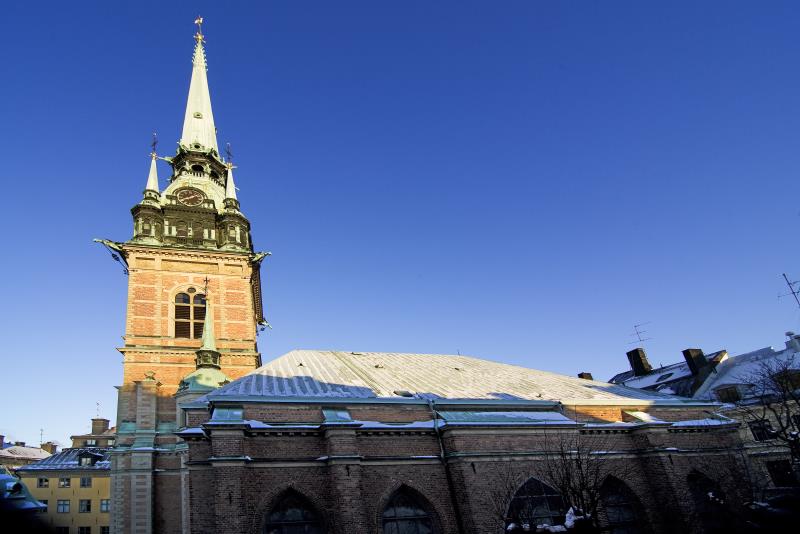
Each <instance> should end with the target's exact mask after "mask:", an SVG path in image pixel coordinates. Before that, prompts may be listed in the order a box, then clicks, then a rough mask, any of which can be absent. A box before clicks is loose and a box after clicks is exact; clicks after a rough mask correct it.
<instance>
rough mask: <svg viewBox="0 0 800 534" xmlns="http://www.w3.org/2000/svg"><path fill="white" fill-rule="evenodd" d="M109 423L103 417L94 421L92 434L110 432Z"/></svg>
mask: <svg viewBox="0 0 800 534" xmlns="http://www.w3.org/2000/svg"><path fill="white" fill-rule="evenodd" d="M108 423H109V421H108V419H103V418H101V417H95V418H94V419H92V434H102V433H103V432H105V431H106V430H108Z"/></svg>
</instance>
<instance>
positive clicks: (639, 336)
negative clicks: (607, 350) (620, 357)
mask: <svg viewBox="0 0 800 534" xmlns="http://www.w3.org/2000/svg"><path fill="white" fill-rule="evenodd" d="M651 322H652V321H646V322H644V323H639V324H635V325H633V334H631V337H635V338H636V339H635V340H633V341H631V342H630V343H628V345H636V344H638V343H644V342H645V341H650V340H651V339H653V338H652V337H644V335H645V334H647V330H642V327H643V326H644V325H648V324H650V323H651Z"/></svg>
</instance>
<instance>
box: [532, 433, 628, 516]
mask: <svg viewBox="0 0 800 534" xmlns="http://www.w3.org/2000/svg"><path fill="white" fill-rule="evenodd" d="M612 436H613V434H587V433H584V432H583V431H578V432H576V433H564V432H555V433H546V434H545V440H544V444H545V448H546V450H547V454H546V455H545V456H544V458H543V459H542V461H540V462H537V467H536V468H535V471H536V476H537V478H540V479H541V480H542V481H543V482H545V483H546V484H548V485H550V486H552V487H553V488H555V489H556V490H557V491H558V492H559V493H560V494H561V496H562V497H563V499H564V502H565V504H566V506H567V507H568V508H572V509H573V511H574V512H575V514H576V515H578V516H583V517H584V522H585V523H588V524H589V525H591V526H592V527H594V528H595V529H599V527H600V518H599V515H598V513H597V511H598V508H600V506H601V504H602V503H601V500H602V494H601V490H602V486H603V483H604V482H605V480H606V477H608V476H609V475H610V474H612V473H613V474H614V476H615V477H616V478H618V479H621V480H626V479H628V478H629V477H630V475H631V473H632V462H629V461H627V462H619V461H615V459H616V458H617V457H618V455H619V454H620V453H621V452H622V451H615V450H614V444H615V443H616V442H618V440H617V439H614V438H613V437H612Z"/></svg>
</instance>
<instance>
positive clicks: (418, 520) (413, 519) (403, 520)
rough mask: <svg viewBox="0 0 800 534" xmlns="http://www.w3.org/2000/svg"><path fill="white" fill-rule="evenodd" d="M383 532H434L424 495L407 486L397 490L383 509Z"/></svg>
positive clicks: (415, 533) (428, 533)
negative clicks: (424, 503)
mask: <svg viewBox="0 0 800 534" xmlns="http://www.w3.org/2000/svg"><path fill="white" fill-rule="evenodd" d="M382 523H383V534H432V533H433V532H434V527H433V520H432V519H431V517H430V515H429V514H428V512H426V511H425V507H424V506H423V501H422V497H420V496H419V495H417V494H416V493H415V492H412V491H410V490H409V489H407V488H400V489H399V490H397V491H396V492H395V493H394V494H393V495H392V497H391V498H390V499H389V502H388V503H386V508H384V510H383V517H382Z"/></svg>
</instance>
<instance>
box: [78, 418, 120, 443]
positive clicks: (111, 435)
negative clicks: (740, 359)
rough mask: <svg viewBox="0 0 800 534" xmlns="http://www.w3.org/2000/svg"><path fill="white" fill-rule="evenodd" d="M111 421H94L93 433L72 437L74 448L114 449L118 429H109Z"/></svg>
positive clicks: (97, 419) (99, 419)
mask: <svg viewBox="0 0 800 534" xmlns="http://www.w3.org/2000/svg"><path fill="white" fill-rule="evenodd" d="M109 423H110V421H109V420H108V419H104V418H102V417H95V418H94V419H92V431H91V432H89V433H88V434H77V435H75V436H70V438H69V439H71V440H72V447H73V448H76V447H99V448H108V447H113V446H114V442H115V439H116V437H115V436H116V433H117V429H116V428H114V427H111V428H109Z"/></svg>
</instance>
